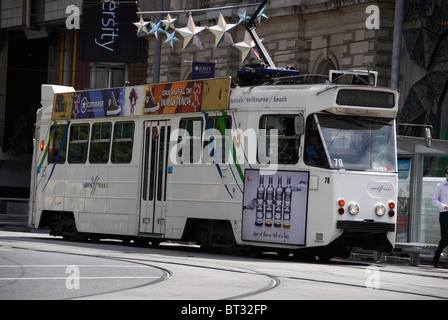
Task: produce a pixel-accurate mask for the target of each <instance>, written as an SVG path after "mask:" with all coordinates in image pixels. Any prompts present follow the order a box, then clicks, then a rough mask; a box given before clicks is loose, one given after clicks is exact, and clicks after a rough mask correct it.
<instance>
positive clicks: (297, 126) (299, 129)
mask: <svg viewBox="0 0 448 320" xmlns="http://www.w3.org/2000/svg"><path fill="white" fill-rule="evenodd" d="M304 132H305V129H304V121H303V116H302V115H300V116H296V117H295V118H294V133H295V134H296V135H302V134H303V133H304Z"/></svg>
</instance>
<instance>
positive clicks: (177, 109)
mask: <svg viewBox="0 0 448 320" xmlns="http://www.w3.org/2000/svg"><path fill="white" fill-rule="evenodd" d="M230 81H231V78H230V77H226V78H215V79H204V80H194V81H180V82H172V83H159V84H149V85H144V86H129V87H124V88H109V89H101V90H87V91H77V92H73V93H70V94H66V93H61V94H55V96H54V100H53V110H52V115H51V119H52V120H68V119H86V118H106V117H120V116H139V115H156V114H172V113H185V112H201V111H213V110H226V109H228V107H229V97H230Z"/></svg>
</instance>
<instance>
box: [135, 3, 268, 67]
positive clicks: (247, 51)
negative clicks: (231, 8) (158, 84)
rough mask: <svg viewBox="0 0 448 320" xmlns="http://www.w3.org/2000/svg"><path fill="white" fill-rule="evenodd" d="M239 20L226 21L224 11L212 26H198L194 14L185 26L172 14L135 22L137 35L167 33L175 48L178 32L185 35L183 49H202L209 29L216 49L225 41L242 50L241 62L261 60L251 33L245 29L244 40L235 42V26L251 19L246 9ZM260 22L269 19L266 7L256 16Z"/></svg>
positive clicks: (156, 35) (168, 39)
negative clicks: (203, 34)
mask: <svg viewBox="0 0 448 320" xmlns="http://www.w3.org/2000/svg"><path fill="white" fill-rule="evenodd" d="M238 16H239V18H240V19H239V21H238V23H236V24H229V23H227V22H226V21H225V19H224V16H223V15H222V13H221V12H220V13H219V17H218V24H217V25H215V26H211V27H198V26H196V24H195V22H194V19H193V16H192V15H191V14H190V16H189V17H188V23H187V26H186V27H184V28H176V27H175V26H174V22H175V21H176V20H177V18H172V17H171V15H170V14H168V16H167V17H166V18H165V19H164V20H160V21H159V22H158V23H153V22H145V21H144V20H143V17H140V21H139V22H135V23H134V25H135V26H136V27H137V35H138V36H146V35H149V34H152V35H154V36H155V37H156V39H159V38H158V37H159V36H160V35H161V34H163V33H164V34H166V39H165V41H164V43H169V44H170V46H171V49H173V48H174V43H175V42H176V41H179V39H178V38H177V37H176V33H179V34H180V35H181V36H182V37H183V40H184V41H183V46H182V51H184V50H185V49H186V48H187V47H188V46H190V45H192V44H193V45H195V46H197V47H198V48H200V49H202V48H203V47H202V43H201V40H200V38H199V37H200V35H201V34H202V32H203V31H204V30H208V31H210V32H211V33H213V34H214V36H215V46H214V48H215V49H216V48H217V47H218V46H219V45H221V44H222V43H223V42H225V43H228V44H230V45H231V46H234V47H236V48H237V49H238V50H240V51H241V56H242V58H241V63H244V61H246V60H247V59H249V58H255V59H258V60H260V55H259V54H258V52H257V49H256V48H255V46H256V45H255V43H254V42H253V41H252V38H251V37H250V35H249V33H248V32H247V31H245V33H244V40H243V41H242V42H238V43H234V42H233V38H232V32H233V31H234V30H235V28H236V27H237V26H238V25H240V24H242V23H245V22H247V21H249V20H250V18H251V17H250V16H248V15H247V11H246V10H245V11H244V12H243V13H238ZM256 19H257V21H258V23H259V24H260V23H261V21H262V19H268V17H267V16H266V14H265V13H264V8H263V9H262V10H260V12H259V13H258V15H257V17H256ZM148 24H150V25H151V29H150V30H148V27H147V26H148ZM162 24H163V26H164V28H161V25H162ZM170 30H173V31H172V32H169V31H170Z"/></svg>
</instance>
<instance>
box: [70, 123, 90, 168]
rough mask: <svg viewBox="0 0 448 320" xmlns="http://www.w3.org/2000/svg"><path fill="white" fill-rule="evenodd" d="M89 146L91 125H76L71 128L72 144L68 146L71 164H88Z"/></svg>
mask: <svg viewBox="0 0 448 320" xmlns="http://www.w3.org/2000/svg"><path fill="white" fill-rule="evenodd" d="M88 145H89V125H88V124H74V125H72V126H71V127H70V143H69V145H68V162H69V163H86V160H87V149H88Z"/></svg>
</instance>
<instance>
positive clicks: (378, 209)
mask: <svg viewBox="0 0 448 320" xmlns="http://www.w3.org/2000/svg"><path fill="white" fill-rule="evenodd" d="M338 206H339V208H338V213H339V214H340V215H343V214H344V213H345V210H346V208H345V200H344V199H339V200H338ZM394 209H395V202H393V201H389V202H388V204H387V206H385V205H384V204H382V203H377V204H376V205H375V213H376V215H377V216H380V217H382V216H384V215H385V214H386V213H388V214H389V217H393V216H394V215H395V210H394ZM388 210H389V211H388ZM347 211H348V212H349V213H350V214H351V215H356V214H358V213H359V205H358V204H357V203H356V202H354V201H352V202H350V203H349V204H348V206H347Z"/></svg>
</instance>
